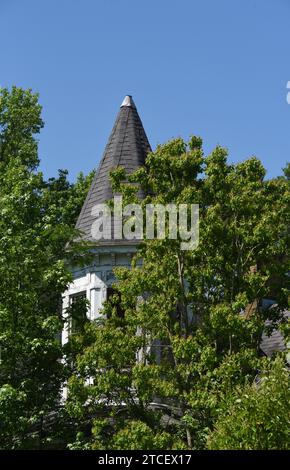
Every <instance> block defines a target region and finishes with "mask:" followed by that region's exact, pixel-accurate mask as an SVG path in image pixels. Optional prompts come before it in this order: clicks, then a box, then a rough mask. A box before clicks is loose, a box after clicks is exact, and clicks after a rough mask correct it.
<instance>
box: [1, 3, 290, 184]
mask: <svg viewBox="0 0 290 470" xmlns="http://www.w3.org/2000/svg"><path fill="white" fill-rule="evenodd" d="M0 44H1V49H0V50H1V54H0V84H1V86H4V87H5V86H8V87H10V86H11V85H13V84H14V85H17V86H21V87H24V88H32V89H33V90H34V91H37V92H39V94H40V102H41V104H42V105H43V118H44V120H45V128H44V129H43V131H42V133H41V135H40V157H41V161H42V162H41V169H42V170H43V171H44V173H45V175H46V176H47V177H48V176H55V175H56V173H57V169H58V168H67V169H68V170H69V172H70V178H71V179H72V180H73V179H74V178H75V176H76V174H77V173H78V172H79V171H83V172H85V173H87V172H88V171H90V170H91V169H92V168H93V167H95V166H96V165H97V163H98V161H99V160H100V158H101V156H102V153H103V150H104V147H105V144H106V141H107V139H108V136H109V133H110V131H111V128H112V126H113V123H114V120H115V117H116V114H117V112H118V108H119V106H120V104H121V101H122V100H123V98H124V95H126V94H131V95H133V98H134V100H135V103H136V105H137V108H138V111H139V114H140V116H141V119H142V120H143V124H144V127H145V130H146V132H147V135H148V137H149V140H150V142H151V145H152V147H153V148H154V147H155V146H156V144H157V143H162V142H165V141H166V140H168V139H169V138H172V137H175V136H182V137H184V138H188V137H189V136H190V135H191V134H197V135H200V136H201V137H202V138H203V140H204V144H205V150H206V151H207V152H208V151H210V150H211V149H212V148H213V147H214V146H215V145H216V144H217V143H219V144H221V145H223V146H226V147H227V148H228V149H229V153H230V160H231V161H235V162H236V161H241V160H244V159H245V158H247V157H249V156H251V155H256V156H257V157H259V158H260V159H261V160H262V162H263V164H264V165H265V167H266V168H267V170H268V176H275V175H278V174H281V167H283V166H284V165H285V163H286V161H290V105H289V104H287V101H286V95H287V89H286V85H287V82H288V81H290V1H289V0H0ZM289 91H290V90H289Z"/></svg>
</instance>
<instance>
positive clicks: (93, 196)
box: [76, 96, 151, 241]
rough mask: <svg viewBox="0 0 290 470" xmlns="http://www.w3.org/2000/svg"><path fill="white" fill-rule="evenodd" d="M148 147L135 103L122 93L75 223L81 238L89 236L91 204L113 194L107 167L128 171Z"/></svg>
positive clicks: (128, 172) (106, 199) (147, 151)
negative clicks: (111, 126) (121, 168)
mask: <svg viewBox="0 0 290 470" xmlns="http://www.w3.org/2000/svg"><path fill="white" fill-rule="evenodd" d="M150 151H151V147H150V144H149V141H148V139H147V136H146V133H145V131H144V128H143V124H142V122H141V119H140V117H139V115H138V112H137V109H136V106H135V103H134V101H133V99H132V97H131V96H126V97H125V99H124V101H123V103H122V104H121V107H120V111H119V113H118V115H117V118H116V121H115V124H114V126H113V129H112V132H111V135H110V137H109V140H108V143H107V145H106V148H105V151H104V155H103V157H102V160H101V161H100V164H99V167H98V169H97V172H96V175H95V177H94V179H93V181H92V184H91V187H90V189H89V192H88V195H87V198H86V200H85V202H84V205H83V207H82V210H81V213H80V215H79V218H78V220H77V223H76V228H78V229H79V230H81V231H82V233H83V235H82V238H83V239H84V240H90V241H91V240H92V237H91V227H92V223H93V221H94V218H93V217H92V215H91V211H92V207H93V206H95V205H96V204H102V203H104V202H106V201H108V200H109V199H112V197H113V192H112V189H111V185H110V181H109V174H110V171H111V170H112V169H113V168H116V167H117V166H119V167H123V168H124V169H125V171H126V173H127V174H130V173H132V172H133V171H135V170H136V169H137V168H139V167H140V166H142V165H144V163H145V158H146V156H147V154H148V153H149V152H150Z"/></svg>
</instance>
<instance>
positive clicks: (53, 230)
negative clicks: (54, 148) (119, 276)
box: [0, 87, 88, 448]
mask: <svg viewBox="0 0 290 470" xmlns="http://www.w3.org/2000/svg"><path fill="white" fill-rule="evenodd" d="M42 127H43V121H42V119H41V107H40V105H39V104H38V97H37V95H35V94H33V93H32V92H31V91H30V90H27V91H25V90H22V89H20V88H16V87H13V88H12V90H11V91H9V90H7V89H2V90H1V94H0V215H1V216H0V283H1V292H0V351H1V364H0V396H1V416H3V417H4V416H5V419H1V422H0V447H2V448H17V447H25V446H30V445H32V444H31V440H32V441H33V442H34V443H33V445H34V446H35V445H36V446H37V445H42V443H43V442H44V438H43V436H42V435H43V423H44V422H45V420H47V419H48V418H47V417H48V416H49V415H52V414H53V413H54V412H56V410H57V409H58V408H59V403H60V400H59V399H60V392H61V386H62V383H63V377H64V366H63V364H62V362H61V358H62V349H61V344H60V341H59V333H60V331H61V329H62V327H63V321H62V315H61V294H62V292H63V291H64V289H65V288H66V286H67V284H68V282H69V281H70V279H71V275H70V273H69V271H68V269H67V265H66V263H67V261H66V259H65V258H66V254H65V245H66V243H67V242H68V241H69V240H70V239H71V238H72V237H73V236H74V235H75V231H74V229H73V227H74V224H75V218H76V213H77V211H78V210H79V209H80V205H81V204H82V201H83V199H84V196H85V188H86V187H87V183H88V181H87V180H86V179H85V178H84V177H83V176H82V175H81V176H80V178H79V180H78V181H77V183H76V185H72V184H70V183H69V182H68V181H67V180H66V175H67V174H66V172H60V174H59V177H58V178H57V179H50V180H49V181H48V182H46V181H45V180H44V178H43V175H42V174H41V173H40V172H39V171H38V164H39V159H38V141H37V139H36V136H37V134H38V133H39V131H40V129H41V128H42ZM76 196H77V197H76ZM73 200H74V201H75V206H74V205H73ZM8 423H9V424H8ZM31 436H36V439H32V437H31Z"/></svg>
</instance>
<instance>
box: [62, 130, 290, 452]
mask: <svg viewBox="0 0 290 470" xmlns="http://www.w3.org/2000/svg"><path fill="white" fill-rule="evenodd" d="M125 177H126V175H125V174H124V171H123V170H122V169H120V168H118V169H116V171H115V172H113V174H112V185H113V189H114V190H115V191H116V192H121V193H122V194H123V198H124V204H126V203H128V202H134V201H137V194H136V192H137V189H138V187H139V186H141V188H142V189H143V190H144V193H145V194H147V196H146V197H145V199H144V200H143V201H142V204H143V207H145V204H147V203H152V204H157V203H160V204H169V203H172V202H174V203H176V204H195V203H197V204H199V207H200V229H199V230H200V240H199V245H198V246H197V248H196V249H194V250H188V251H184V250H182V249H181V242H182V240H181V239H180V238H178V239H177V240H171V239H170V238H169V237H168V236H167V237H166V238H165V239H164V240H159V239H156V240H145V241H144V242H143V243H142V244H141V245H140V247H139V250H138V253H137V255H136V256H135V258H134V260H133V263H132V268H131V269H126V268H118V269H116V275H117V278H118V282H117V283H116V285H115V288H116V291H118V292H119V294H118V295H115V297H113V299H111V300H110V302H109V303H108V304H107V305H106V306H105V308H104V310H103V313H104V317H105V316H106V315H107V314H108V315H107V316H108V319H107V320H102V321H98V322H92V323H90V324H88V325H86V326H85V332H84V333H82V334H81V335H80V336H79V339H78V348H79V349H78V354H77V357H76V360H75V367H76V370H75V373H74V374H73V375H72V376H71V378H70V380H69V398H68V402H67V409H68V411H69V413H70V415H71V416H73V417H75V418H76V419H78V420H79V422H80V423H84V422H86V423H89V422H91V427H92V432H91V434H90V433H83V434H79V435H78V437H77V439H76V442H75V445H76V446H77V448H81V447H83V448H112V447H114V446H115V448H119V447H118V445H119V444H118V443H119V442H122V446H123V448H124V449H131V448H136V442H135V440H134V438H132V439H131V438H130V437H129V434H130V433H129V432H128V429H132V428H134V429H136V430H137V429H138V432H141V433H144V436H143V438H142V439H141V438H140V446H142V445H145V446H146V445H147V444H146V442H148V439H149V440H150V439H155V437H154V436H160V435H163V434H162V433H165V434H166V435H167V433H168V434H169V435H171V436H173V438H172V439H171V440H166V439H165V440H164V441H163V446H164V447H163V448H165V449H169V448H184V447H186V448H189V449H200V448H205V446H206V442H207V436H208V434H209V433H210V431H211V430H212V429H213V426H214V423H215V422H216V420H217V418H218V417H219V416H220V414H221V413H222V412H223V408H222V404H223V402H224V397H225V396H230V395H232V394H233V393H234V391H235V389H236V387H238V386H244V385H245V384H247V383H252V381H253V380H254V378H255V376H256V374H257V371H258V370H259V369H260V368H261V357H260V356H261V355H260V349H259V345H260V340H261V334H262V331H263V329H264V323H265V320H266V319H270V320H271V324H270V326H269V327H268V333H269V334H270V333H271V331H272V330H273V329H274V328H276V327H277V326H280V325H282V324H283V322H284V319H283V310H284V309H285V307H287V305H288V300H289V277H288V276H287V271H289V231H288V229H287V228H288V227H289V217H290V213H289V207H290V206H289V202H290V201H289V197H290V193H289V185H288V183H287V181H286V180H285V179H279V180H270V181H267V180H265V170H264V168H263V166H262V164H261V162H260V161H259V160H257V159H256V158H251V159H249V160H247V161H245V162H242V163H239V164H236V165H233V164H229V163H228V162H227V152H226V150H225V149H223V148H221V147H217V148H216V149H214V151H213V152H212V153H211V154H210V155H209V156H207V157H205V156H204V154H203V151H202V142H201V139H199V138H196V137H193V138H191V140H190V141H189V142H188V143H186V142H184V141H183V140H182V139H176V140H173V141H170V142H168V143H167V144H165V145H162V146H158V147H157V150H156V151H155V152H154V153H151V154H150V155H149V156H148V157H147V160H146V165H145V167H144V168H141V169H139V170H138V171H137V172H136V173H135V174H134V175H132V176H130V177H129V178H128V181H129V183H128V182H126V183H124V182H123V181H125ZM136 183H137V185H136ZM167 235H168V227H167ZM273 296H275V299H276V302H277V303H276V307H275V308H272V309H271V310H269V309H265V308H263V304H262V299H264V298H273ZM120 299H121V300H120ZM120 301H121V307H122V311H123V312H124V315H121V316H120V314H119V312H120V306H119V303H120ZM243 312H244V313H243ZM74 341H76V339H74ZM137 357H138V361H136V358H137ZM88 379H90V381H91V385H90V386H89V387H88V386H87V383H88ZM136 423H137V424H136ZM142 423H143V424H142ZM141 430H143V431H141ZM136 432H137V431H136ZM133 435H134V433H133ZM150 436H151V437H150ZM120 439H121V441H120ZM143 442H145V444H143ZM150 442H153V441H150ZM72 445H74V444H72ZM152 445H153V444H152Z"/></svg>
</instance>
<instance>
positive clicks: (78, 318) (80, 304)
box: [68, 291, 88, 334]
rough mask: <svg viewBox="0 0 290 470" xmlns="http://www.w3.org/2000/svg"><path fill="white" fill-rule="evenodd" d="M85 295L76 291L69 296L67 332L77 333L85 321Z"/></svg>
mask: <svg viewBox="0 0 290 470" xmlns="http://www.w3.org/2000/svg"><path fill="white" fill-rule="evenodd" d="M87 309H88V305H87V295H86V292H85V291H84V292H78V293H76V294H73V295H71V296H70V298H69V312H68V314H69V333H70V334H75V333H77V332H78V331H79V330H80V329H81V327H82V326H83V325H84V323H85V322H86V321H87Z"/></svg>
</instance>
